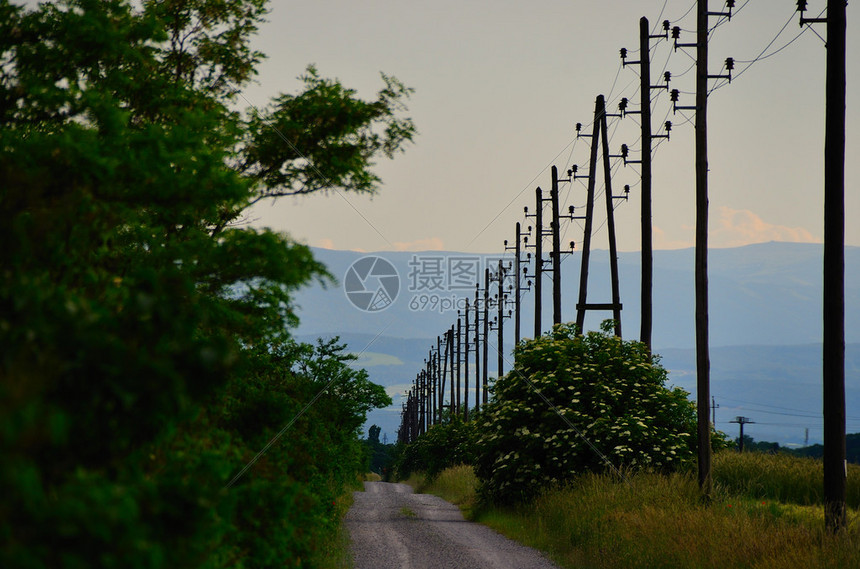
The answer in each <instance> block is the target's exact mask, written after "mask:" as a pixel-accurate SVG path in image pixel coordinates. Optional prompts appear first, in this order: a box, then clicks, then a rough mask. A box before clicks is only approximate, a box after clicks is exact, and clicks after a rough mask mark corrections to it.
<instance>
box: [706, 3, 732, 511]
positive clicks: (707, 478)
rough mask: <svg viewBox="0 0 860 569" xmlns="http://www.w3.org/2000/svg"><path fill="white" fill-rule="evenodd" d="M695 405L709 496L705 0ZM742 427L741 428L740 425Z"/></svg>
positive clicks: (709, 357)
mask: <svg viewBox="0 0 860 569" xmlns="http://www.w3.org/2000/svg"><path fill="white" fill-rule="evenodd" d="M696 22H697V23H696V262H695V273H696V377H697V381H696V399H697V401H696V404H697V407H698V409H697V413H698V435H699V440H698V443H699V456H698V466H699V487H700V488H701V489H702V491H703V492H704V494H705V496H706V497H707V498H708V499H710V497H711V484H712V482H711V453H712V452H713V451H712V450H711V428H710V427H711V426H710V425H709V424H708V419H707V417H708V399H710V395H711V356H710V347H709V346H710V344H709V340H708V0H699V5H698V12H697V19H696ZM741 429H743V427H741Z"/></svg>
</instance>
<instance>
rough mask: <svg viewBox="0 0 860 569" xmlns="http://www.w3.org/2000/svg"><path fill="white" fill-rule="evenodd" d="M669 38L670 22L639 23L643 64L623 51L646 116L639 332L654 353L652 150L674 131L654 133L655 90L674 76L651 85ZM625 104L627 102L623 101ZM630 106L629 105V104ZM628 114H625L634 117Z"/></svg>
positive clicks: (667, 83)
mask: <svg viewBox="0 0 860 569" xmlns="http://www.w3.org/2000/svg"><path fill="white" fill-rule="evenodd" d="M668 37H669V21H668V20H666V21H664V22H663V33H662V34H657V35H652V34H651V33H650V31H649V24H648V18H645V17H643V18H641V19H640V20H639V61H626V57H627V50H626V49H622V50H621V60H622V66H626V65H633V64H637V63H638V64H639V80H640V86H639V105H640V110H639V111H637V112H638V113H639V114H641V115H642V117H641V118H642V124H641V130H642V158H641V160H640V161H639V162H640V163H641V164H642V166H641V168H642V173H641V176H642V178H641V179H642V204H641V217H642V226H641V227H642V237H641V240H642V260H641V264H642V281H641V287H640V290H641V298H642V300H641V304H642V312H641V326H640V329H639V341H640V342H642V343H643V344H645V345H646V346H647V347H648V351H649V352H650V351H651V330H652V327H653V324H652V323H653V292H652V291H653V281H654V254H653V230H652V226H651V218H652V215H651V150H652V142H653V139H654V138H668V137H669V131H670V130H671V124H672V123H670V122H667V123H666V134H665V135H653V134H652V132H651V90H652V89H657V88H660V89H662V88H665V89H667V90H668V88H669V78H670V77H671V74H670V73H669V72H666V74H665V76H664V77H665V79H666V84H665V85H651V45H650V43H651V41H650V40H651V39H652V38H655V39H657V38H662V39H668ZM622 101H624V100H623V99H622ZM625 106H626V104H625ZM632 113H633V111H627V112H626V113H625V114H632Z"/></svg>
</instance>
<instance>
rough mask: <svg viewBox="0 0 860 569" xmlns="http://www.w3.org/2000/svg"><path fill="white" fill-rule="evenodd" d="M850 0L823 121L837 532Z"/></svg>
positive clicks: (837, 29)
mask: <svg viewBox="0 0 860 569" xmlns="http://www.w3.org/2000/svg"><path fill="white" fill-rule="evenodd" d="M846 4H847V2H846V1H845V0H828V1H827V17H826V18H804V17H803V12H805V11H806V2H805V1H800V2H798V3H797V9H798V11H799V12H800V25H801V26H803V25H804V24H815V23H822V22H823V23H826V25H827V45H826V48H827V56H826V58H827V77H826V80H825V81H826V85H825V90H826V95H825V99H826V103H827V108H826V111H825V117H824V123H825V134H824V286H823V292H824V303H823V304H824V305H823V353H822V359H823V369H822V376H823V377H822V379H823V387H824V394H823V395H824V408H823V413H824V457H823V459H824V523H825V526H826V527H827V529H829V530H830V531H833V532H836V531H838V530H840V529H843V528H844V527H845V526H846V524H847V516H846V510H845V486H846V470H847V464H846V462H845V458H846V456H845V450H846V449H845V29H846V14H845V12H846V10H845V6H846Z"/></svg>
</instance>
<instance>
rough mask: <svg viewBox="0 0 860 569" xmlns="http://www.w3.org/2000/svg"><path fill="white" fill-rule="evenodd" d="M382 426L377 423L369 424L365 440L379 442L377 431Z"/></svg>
mask: <svg viewBox="0 0 860 569" xmlns="http://www.w3.org/2000/svg"><path fill="white" fill-rule="evenodd" d="M381 431H382V428H381V427H379V426H377V425H371V426H370V429H368V431H367V441H368V442H370V443H379V433H380V432H381Z"/></svg>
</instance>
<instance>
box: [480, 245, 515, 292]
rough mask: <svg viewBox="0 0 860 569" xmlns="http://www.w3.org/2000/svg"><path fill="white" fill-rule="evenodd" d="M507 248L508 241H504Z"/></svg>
mask: <svg viewBox="0 0 860 569" xmlns="http://www.w3.org/2000/svg"><path fill="white" fill-rule="evenodd" d="M507 246H508V240H507V239H505V247H507ZM475 286H478V285H475Z"/></svg>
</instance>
